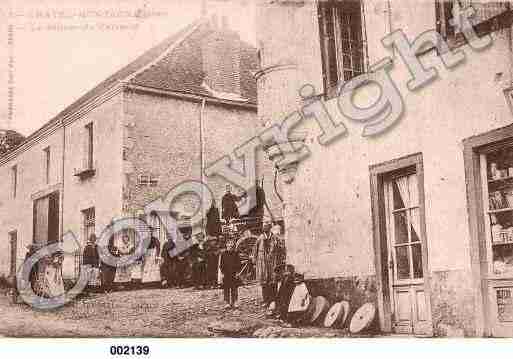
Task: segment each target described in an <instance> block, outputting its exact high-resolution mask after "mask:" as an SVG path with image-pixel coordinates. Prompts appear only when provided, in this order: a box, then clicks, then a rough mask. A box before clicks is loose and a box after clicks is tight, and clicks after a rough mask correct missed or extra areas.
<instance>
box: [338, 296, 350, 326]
mask: <svg viewBox="0 0 513 359" xmlns="http://www.w3.org/2000/svg"><path fill="white" fill-rule="evenodd" d="M340 304H341V305H342V308H344V314H343V316H342V319H341V320H340V323H338V325H339V327H340V328H344V325H345V324H346V322H347V317H349V311H350V310H351V306H350V305H349V302H348V301H346V300H343V301H341V302H340Z"/></svg>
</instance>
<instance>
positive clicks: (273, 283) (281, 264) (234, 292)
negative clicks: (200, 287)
mask: <svg viewBox="0 0 513 359" xmlns="http://www.w3.org/2000/svg"><path fill="white" fill-rule="evenodd" d="M250 260H251V263H252V265H254V266H255V269H256V280H257V282H258V283H259V284H260V286H261V288H262V305H263V306H266V307H267V306H269V304H270V303H271V302H276V301H279V298H280V295H281V297H283V295H282V293H281V292H280V291H279V290H278V284H279V283H283V279H284V278H285V277H284V274H286V273H287V271H286V270H285V269H287V268H290V266H289V267H287V266H286V265H285V245H284V242H283V238H282V237H281V236H279V235H276V234H275V233H273V231H272V222H270V221H267V222H264V223H263V231H262V234H261V235H260V236H259V237H258V239H257V241H256V243H255V246H254V248H253V253H252V255H251V257H250ZM219 269H220V272H221V277H222V280H221V282H222V287H223V291H224V300H225V302H226V307H227V308H228V307H237V306H238V305H237V298H238V287H239V285H240V284H241V280H240V274H241V260H240V256H239V253H238V250H237V247H236V242H235V241H234V240H233V239H230V240H228V241H227V244H226V251H225V252H223V253H222V254H221V256H220V260H219ZM281 288H283V286H280V289H281Z"/></svg>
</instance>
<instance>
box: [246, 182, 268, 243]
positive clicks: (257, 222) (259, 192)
mask: <svg viewBox="0 0 513 359" xmlns="http://www.w3.org/2000/svg"><path fill="white" fill-rule="evenodd" d="M264 206H265V191H264V189H263V188H262V186H260V184H259V181H258V180H256V181H255V206H254V207H252V208H251V209H250V210H249V212H248V217H249V218H250V219H251V223H252V225H251V228H252V229H254V230H256V232H257V233H258V234H260V233H262V225H263V223H262V219H263V217H264Z"/></svg>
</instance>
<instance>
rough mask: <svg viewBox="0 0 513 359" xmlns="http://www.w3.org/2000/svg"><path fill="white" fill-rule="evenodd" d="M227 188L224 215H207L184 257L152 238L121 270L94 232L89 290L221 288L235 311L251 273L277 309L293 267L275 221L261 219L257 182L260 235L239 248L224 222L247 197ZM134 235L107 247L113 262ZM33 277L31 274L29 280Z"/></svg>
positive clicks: (88, 254) (88, 251)
mask: <svg viewBox="0 0 513 359" xmlns="http://www.w3.org/2000/svg"><path fill="white" fill-rule="evenodd" d="M226 189H227V191H226V194H225V195H224V196H223V198H222V215H220V213H219V210H218V209H217V207H216V205H215V202H213V204H212V207H211V208H210V210H209V212H208V214H207V223H206V228H205V230H206V231H205V232H206V234H207V237H206V238H207V240H206V241H205V242H202V243H201V244H196V245H194V246H192V247H190V248H188V249H187V250H186V251H184V252H182V253H176V251H174V249H175V243H174V242H173V240H172V238H168V239H167V240H166V241H165V242H164V244H163V245H162V246H161V243H160V241H159V240H158V239H157V238H155V237H154V236H153V235H152V236H150V243H149V245H148V247H147V250H146V252H145V253H144V254H143V255H142V256H141V258H138V259H136V261H135V263H130V264H127V265H121V266H117V265H115V264H114V263H112V262H111V261H108V260H102V256H101V255H100V253H101V250H102V249H101V248H99V245H98V244H97V238H96V236H95V235H94V234H92V235H90V236H89V238H88V240H87V243H86V246H85V247H84V250H83V253H82V265H83V266H86V267H89V273H91V275H90V279H89V282H88V286H87V287H86V289H87V292H89V291H93V290H100V291H104V292H110V291H112V290H113V289H114V288H115V287H116V284H117V283H123V284H124V285H125V286H126V285H127V284H129V285H136V286H137V285H139V284H142V283H157V284H159V285H161V286H164V287H179V288H181V287H186V286H191V285H192V286H194V287H195V288H197V289H200V288H218V287H220V288H222V289H223V292H224V300H225V302H226V307H227V308H229V307H237V306H238V288H239V286H240V285H241V284H242V278H241V276H242V272H243V271H244V269H247V270H246V271H245V273H246V275H247V273H251V274H252V275H253V276H254V277H253V278H252V279H256V280H257V282H258V283H259V284H260V285H261V288H262V304H263V305H265V306H268V305H269V304H270V303H271V302H276V303H277V305H278V306H279V303H281V302H280V298H282V297H283V295H284V293H283V292H284V291H287V290H290V288H289V287H290V286H289V287H287V285H284V283H286V282H287V278H288V276H289V275H290V272H291V270H290V266H285V246H284V242H283V239H282V237H281V236H280V235H277V234H275V233H273V231H272V230H271V229H272V225H273V223H272V222H271V221H266V222H264V221H263V210H264V205H265V193H264V192H263V189H262V187H261V186H260V185H259V184H258V182H257V183H256V202H255V206H254V207H253V208H252V209H251V210H250V213H249V214H248V216H249V215H250V216H251V217H252V218H254V220H255V221H256V222H257V223H258V228H257V229H258V230H257V232H256V233H255V232H253V234H254V235H255V234H257V235H258V239H257V240H256V242H255V243H253V242H251V246H252V248H249V249H248V248H244V245H241V242H243V240H241V239H239V241H237V239H238V238H237V236H234V237H232V236H226V233H225V235H224V236H223V231H222V223H223V222H224V223H230V222H231V221H232V222H233V220H237V219H240V217H241V216H240V215H239V212H238V207H237V202H239V201H240V200H242V199H243V198H245V197H247V194H246V193H243V194H242V195H240V196H237V195H234V194H232V192H231V187H230V186H229V185H228V186H227V188H226ZM221 217H222V219H221ZM133 237H134V236H130V234H129V233H124V232H123V233H120V234H119V235H118V236H113V237H112V238H111V239H110V240H109V242H108V244H107V246H106V248H105V249H106V250H107V251H108V252H109V253H110V258H111V259H112V258H114V259H115V258H120V257H122V256H126V255H131V254H133V253H134V252H135V245H134V244H135V241H134V240H133V239H134V238H133ZM253 238H254V237H253ZM241 258H242V259H241ZM243 260H244V266H243ZM243 267H244V268H243ZM35 272H37V271H34V273H35ZM292 272H293V270H292ZM34 273H32V274H31V280H32V279H33V277H34ZM255 277H256V278H255ZM246 279H247V277H246ZM286 288H289V289H286ZM282 306H283V305H282Z"/></svg>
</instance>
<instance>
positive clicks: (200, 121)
mask: <svg viewBox="0 0 513 359" xmlns="http://www.w3.org/2000/svg"><path fill="white" fill-rule="evenodd" d="M206 104H207V99H206V98H205V97H203V99H202V100H201V109H200V115H199V141H200V180H201V200H200V210H201V230H202V231H203V230H204V228H205V223H204V221H205V219H204V218H203V213H204V207H203V201H204V198H205V194H204V192H203V183H204V179H205V178H204V173H203V171H204V169H205V157H204V150H205V149H204V143H203V120H204V119H203V117H204V116H205V106H206Z"/></svg>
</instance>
